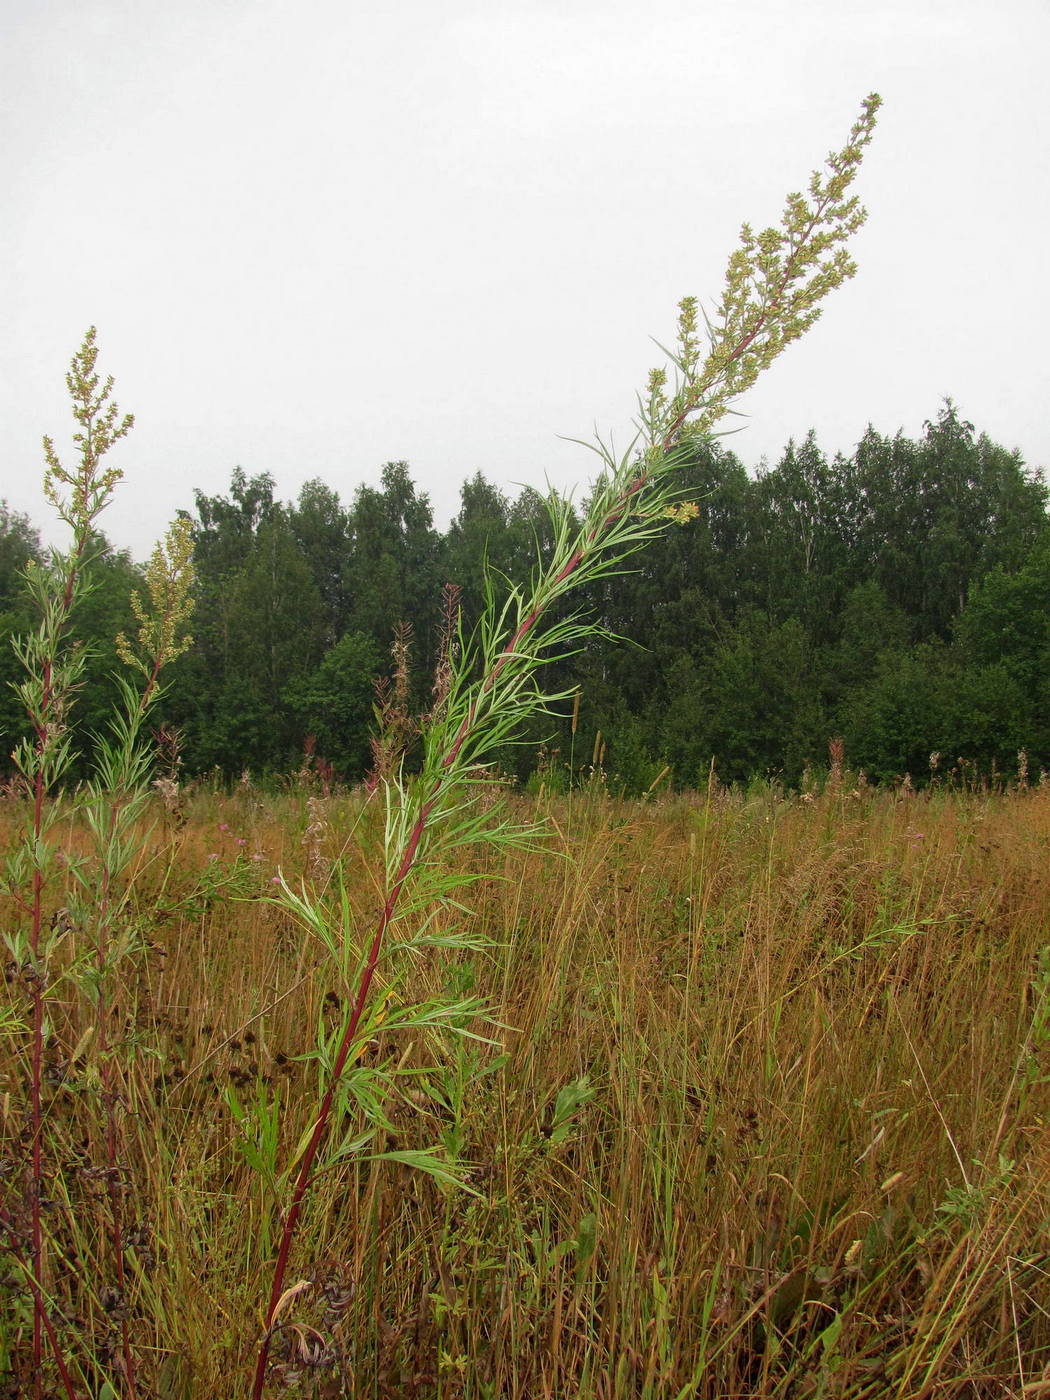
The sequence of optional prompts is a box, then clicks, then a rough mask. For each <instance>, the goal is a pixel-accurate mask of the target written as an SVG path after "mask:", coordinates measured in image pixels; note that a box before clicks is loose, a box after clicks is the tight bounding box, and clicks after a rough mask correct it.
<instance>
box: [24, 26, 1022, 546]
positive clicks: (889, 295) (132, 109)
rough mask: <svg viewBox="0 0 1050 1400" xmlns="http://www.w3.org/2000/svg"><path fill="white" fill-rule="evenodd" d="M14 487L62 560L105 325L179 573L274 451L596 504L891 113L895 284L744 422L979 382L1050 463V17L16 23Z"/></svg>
mask: <svg viewBox="0 0 1050 1400" xmlns="http://www.w3.org/2000/svg"><path fill="white" fill-rule="evenodd" d="M0 13H2V18H3V30H2V32H3V40H2V48H0V120H2V134H3V139H2V140H0V188H2V189H3V192H4V194H3V205H2V206H0V208H2V217H0V279H2V283H3V298H2V311H3V315H2V322H0V414H2V421H3V429H4V431H3V441H2V449H0V450H2V457H0V463H2V466H0V495H2V496H5V497H6V498H7V500H8V502H9V504H10V505H11V506H12V507H14V508H16V509H19V510H23V511H25V512H27V513H28V514H29V515H30V516H31V518H32V519H33V520H34V521H35V522H36V523H37V524H38V525H40V526H43V527H45V536H47V537H49V538H54V537H56V536H55V535H54V533H53V532H52V531H50V530H49V529H48V528H47V524H48V512H47V508H46V506H45V503H44V501H43V498H42V496H41V493H40V489H39V480H40V476H41V472H42V458H41V451H40V438H41V435H42V434H43V433H45V432H46V433H49V434H50V435H51V436H53V437H54V438H55V440H56V445H57V446H58V448H59V450H60V453H62V454H63V455H64V459H65V460H66V461H67V463H68V462H70V461H71V460H72V449H71V447H70V445H69V444H70V433H71V426H72V419H71V416H70V413H69V409H68V405H67V398H66V391H65V384H64V374H65V370H66V368H67V367H68V362H69V359H70V356H71V355H72V353H73V351H74V350H75V348H76V346H77V345H78V344H79V342H80V340H81V337H82V335H83V333H84V330H85V329H86V327H87V326H88V325H89V324H92V323H94V324H95V325H97V327H98V339H99V345H100V347H101V356H100V368H101V369H102V370H103V371H104V372H106V373H111V374H113V375H114V377H115V379H116V390H117V393H116V397H117V399H118V401H119V403H120V406H121V408H122V409H123V410H126V411H131V412H133V413H134V414H135V415H136V420H137V421H136V427H135V429H134V432H133V433H132V434H131V436H130V437H129V438H128V439H127V440H126V441H125V442H124V443H122V444H120V446H119V447H118V448H117V449H116V451H115V453H114V460H115V461H117V463H118V464H119V465H121V466H122V467H123V468H124V470H125V472H126V477H127V479H126V481H125V483H124V484H123V485H122V486H121V487H120V490H119V497H118V500H117V502H116V503H115V504H114V506H113V507H112V508H111V510H110V511H109V512H108V514H107V516H106V518H105V521H104V526H105V528H106V530H107V533H108V534H109V536H110V538H111V539H112V540H113V541H114V542H115V543H116V544H118V545H120V546H122V547H129V548H131V549H132V550H133V551H134V552H135V554H136V555H137V556H138V557H142V556H143V555H144V554H145V553H146V552H147V551H148V548H149V546H150V544H151V542H152V541H153V540H154V539H155V538H156V537H157V535H158V534H160V533H161V532H162V531H163V529H164V528H165V526H166V524H167V522H168V521H169V519H170V518H171V517H172V516H173V515H174V513H175V512H176V510H178V509H179V508H180V507H185V508H191V507H192V503H193V490H194V488H195V487H200V488H203V489H204V490H206V491H207V492H209V493H214V492H219V491H223V492H224V491H225V490H226V489H227V488H228V484H229V479H230V472H231V470H232V468H233V467H234V466H236V465H240V466H241V467H243V468H244V470H245V471H246V472H247V473H249V474H255V473H261V472H270V473H271V474H272V475H273V476H274V477H275V478H276V481H277V486H278V494H279V495H280V497H281V498H282V499H291V498H294V497H295V496H296V495H297V494H298V491H299V488H300V486H301V485H302V483H303V482H304V481H306V480H308V479H310V478H311V477H317V476H319V477H321V478H322V479H324V480H325V481H326V482H327V483H328V484H329V485H331V486H332V487H334V488H335V489H336V490H337V491H338V492H339V493H340V495H341V496H342V498H343V499H344V501H347V502H349V501H350V499H351V498H352V496H353V492H354V489H355V488H356V487H357V486H358V485H359V484H360V483H362V482H370V483H374V482H376V481H377V480H378V475H379V469H380V466H381V464H382V463H383V462H384V461H388V460H392V459H406V460H407V461H408V462H409V463H410V465H411V468H412V474H413V477H414V479H415V481H416V482H417V484H418V485H419V487H420V488H421V489H423V490H426V491H427V492H429V493H430V496H431V500H432V503H433V506H434V510H435V516H436V518H437V520H438V522H439V523H440V524H442V525H444V524H445V522H446V521H447V519H448V517H449V515H450V514H451V513H452V512H453V511H454V510H455V507H456V502H457V498H458V489H459V485H460V483H461V482H462V480H463V479H464V477H466V476H467V475H469V474H472V473H473V472H474V471H476V470H479V469H480V470H481V471H483V472H484V473H485V474H486V475H487V476H488V477H489V478H490V479H491V480H494V481H496V482H498V483H499V484H501V485H504V486H506V487H508V488H509V489H511V490H513V489H515V487H514V485H513V484H517V483H524V482H529V483H532V484H535V485H540V486H542V485H543V483H544V480H545V479H546V478H549V479H550V480H551V481H552V482H553V483H554V484H555V485H557V486H560V487H564V488H567V487H569V486H571V485H572V484H573V483H581V484H582V483H586V481H587V480H588V479H589V478H590V476H591V475H592V474H593V470H594V459H592V458H591V457H590V455H589V454H588V453H587V452H586V451H584V450H583V449H581V448H580V447H578V446H574V445H572V444H570V443H567V442H565V441H562V440H561V438H560V437H559V435H565V436H568V437H589V436H590V435H591V433H592V432H593V429H594V428H595V426H597V427H598V428H599V429H600V430H601V431H602V433H603V435H607V434H609V433H610V432H611V433H613V435H614V437H615V439H616V441H617V443H618V444H621V445H626V442H627V441H628V439H629V435H630V422H631V417H632V414H633V412H634V407H635V395H636V393H637V391H638V389H640V388H641V387H642V385H643V383H644V379H645V374H646V371H647V369H648V368H649V366H650V365H651V364H653V363H655V362H656V361H657V359H658V358H659V357H658V353H657V352H656V351H655V349H654V347H653V345H652V343H651V339H650V338H651V337H655V338H656V339H663V340H667V339H668V338H669V337H670V335H671V333H672V328H673V323H674V314H675V306H676V304H677V302H678V300H679V298H680V297H682V296H683V295H685V294H687V293H692V294H696V295H698V296H700V297H701V299H703V300H706V301H708V303H710V301H711V300H713V299H714V298H716V297H717V295H718V293H719V292H720V289H721V284H722V276H723V271H724V267H725V262H726V258H727V256H728V254H729V252H730V251H731V249H732V247H733V245H734V242H735V239H736V235H737V231H738V229H739V226H740V224H741V223H742V222H743V221H744V220H745V219H746V220H749V221H751V222H752V223H753V224H755V225H757V226H761V225H764V224H766V223H770V222H775V221H776V219H777V218H778V216H779V213H780V209H781V205H782V202H783V197H784V195H785V194H786V193H787V192H788V191H789V190H793V189H797V188H801V187H804V185H805V183H806V181H807V179H808V176H809V173H810V171H811V170H813V169H814V168H815V167H816V166H818V165H820V164H821V162H822V161H823V158H824V157H825V155H826V154H827V153H828V151H829V150H831V149H832V148H837V147H839V146H841V145H842V144H843V142H844V140H845V138H846V135H847V133H848V130H849V127H850V124H851V122H852V121H853V119H854V118H855V116H856V115H857V113H858V111H859V108H860V103H861V100H862V99H863V97H864V96H865V94H866V93H868V92H869V91H872V90H877V91H879V92H880V93H881V94H882V96H883V99H884V103H885V105H884V107H883V111H882V115H881V117H880V121H879V127H878V130H877V132H876V135H875V139H874V142H873V144H872V146H871V147H870V148H869V151H868V154H867V157H866V159H865V164H864V167H863V169H862V171H861V174H860V177H859V179H858V182H857V191H858V193H859V194H860V196H861V198H862V200H863V202H864V203H865V204H866V205H867V207H868V209H869V222H868V225H867V227H866V228H865V229H864V230H863V231H862V233H861V234H860V235H859V236H858V237H857V239H856V241H855V256H856V259H857V261H858V263H859V264H860V271H859V273H858V276H857V277H856V279H855V280H854V281H852V282H851V283H849V284H847V285H846V286H845V287H844V288H843V289H841V290H840V291H839V292H838V293H836V294H835V295H834V296H833V297H832V298H831V299H830V300H829V301H828V302H827V303H826V310H825V312H824V315H823V317H822V319H821V321H820V323H819V324H818V325H817V327H816V328H815V329H814V330H813V331H811V332H810V334H809V335H808V337H807V338H806V339H805V340H804V341H803V342H801V343H800V344H798V345H796V346H794V347H792V348H791V349H790V350H789V351H787V352H786V354H785V355H784V356H783V358H782V359H781V360H780V361H778V362H777V364H776V365H774V367H773V368H772V369H771V370H770V371H769V373H768V374H767V376H766V378H765V379H764V380H763V381H762V382H761V383H760V384H759V385H758V386H757V387H756V388H755V389H754V390H753V391H752V392H751V394H750V395H749V396H748V397H747V399H746V400H744V401H743V403H742V404H741V407H742V408H743V409H744V410H745V411H746V412H747V414H748V415H749V416H748V418H747V420H746V423H747V426H746V428H745V430H744V431H743V432H741V433H740V434H738V435H737V436H735V437H734V438H733V439H731V446H732V447H733V449H734V450H735V451H736V452H737V453H738V454H739V455H740V457H741V458H742V459H743V460H744V462H745V463H746V464H747V465H748V466H749V467H756V466H757V465H758V464H759V462H760V461H761V459H762V458H763V457H764V456H765V457H767V458H768V459H770V460H771V461H775V460H776V459H777V457H778V456H779V455H780V453H781V451H782V449H783V447H784V445H785V443H786V442H787V440H788V439H789V438H790V437H792V436H794V437H795V438H801V437H802V436H803V435H804V434H805V433H806V431H807V430H808V429H809V428H811V427H813V428H815V429H816V431H817V434H818V440H819V442H820V443H821V445H822V446H823V447H824V449H825V451H827V452H828V453H829V454H831V453H834V452H836V451H847V452H848V451H850V450H851V449H852V447H853V446H854V444H855V443H856V441H857V439H858V438H859V437H860V436H861V434H862V433H863V431H864V429H865V426H866V425H867V424H868V422H872V423H873V424H874V425H875V427H876V428H878V429H879V430H880V431H882V432H885V433H891V434H892V433H894V432H896V431H897V430H898V429H903V430H904V431H905V433H908V434H910V435H917V434H918V433H919V432H920V431H921V428H922V424H923V421H924V420H925V419H928V418H932V417H934V416H935V415H936V413H937V411H938V408H939V405H940V402H941V400H942V399H943V397H944V396H945V395H951V396H952V397H953V398H954V399H955V401H956V402H957V404H958V405H959V407H960V409H961V411H962V412H963V414H964V415H965V416H966V417H967V418H969V419H970V420H971V421H972V422H973V423H974V424H975V425H976V426H977V427H978V428H979V429H981V430H983V431H986V432H987V433H988V434H989V435H990V436H991V437H992V438H994V439H995V440H997V441H999V442H1001V443H1003V445H1005V446H1006V447H1008V448H1015V447H1016V448H1018V449H1019V450H1020V451H1021V453H1022V455H1023V457H1024V458H1025V460H1026V461H1027V462H1028V463H1029V464H1031V465H1033V466H1041V467H1042V466H1050V414H1048V398H1050V395H1048V392H1047V390H1048V373H1047V358H1046V352H1045V349H1044V345H1043V342H1044V337H1045V334H1046V329H1045V328H1046V326H1047V325H1048V324H1050V278H1048V275H1047V271H1046V261H1045V248H1046V240H1047V227H1048V217H1047V216H1048V212H1050V211H1048V195H1047V190H1048V180H1047V175H1048V169H1050V162H1048V145H1050V140H1048V118H1047V111H1048V103H1047V78H1046V66H1047V60H1048V56H1050V3H1048V0H987V3H986V0H848V2H847V0H646V3H644V4H643V3H641V0H629V2H628V0H558V2H557V3H554V2H553V0H478V2H477V3H475V0H385V3H379V0H369V2H368V3H365V0H295V3H291V0H181V3H180V4H178V5H171V4H168V3H163V4H162V3H158V2H157V0H97V2H96V0H29V3H26V0H18V3H17V4H16V3H14V0H0Z"/></svg>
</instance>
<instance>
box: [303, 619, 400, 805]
mask: <svg viewBox="0 0 1050 1400" xmlns="http://www.w3.org/2000/svg"><path fill="white" fill-rule="evenodd" d="M385 664H386V658H385V657H384V656H383V655H382V653H381V652H380V650H379V648H378V647H377V646H376V644H375V642H373V641H372V639H371V637H364V636H362V635H361V633H360V632H351V633H349V634H348V635H347V636H345V637H342V638H341V639H340V640H339V641H338V642H336V644H335V646H334V647H332V649H331V650H330V651H329V652H327V653H326V655H325V657H324V660H323V661H322V662H321V664H320V665H319V666H318V667H317V668H316V669H315V670H314V671H311V672H310V673H309V674H308V675H305V676H298V677H296V678H295V679H294V680H292V681H291V682H289V684H288V686H287V688H286V691H285V700H286V702H287V704H288V706H289V707H290V709H291V711H292V714H293V715H294V716H295V720H296V723H297V725H298V727H299V729H300V730H301V731H302V732H303V733H305V734H312V735H313V736H314V738H315V739H316V744H317V747H316V752H317V753H318V754H319V755H320V756H321V757H322V758H324V759H326V760H327V761H328V762H329V763H331V764H332V765H333V767H334V768H335V771H336V775H337V776H338V777H340V778H343V779H347V780H351V781H358V780H360V779H361V778H362V777H363V776H364V774H365V773H366V771H367V770H368V767H369V734H370V725H371V719H372V702H373V700H374V698H375V682H376V680H377V679H378V678H379V676H380V675H381V674H382V673H383V670H384V667H385Z"/></svg>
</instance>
